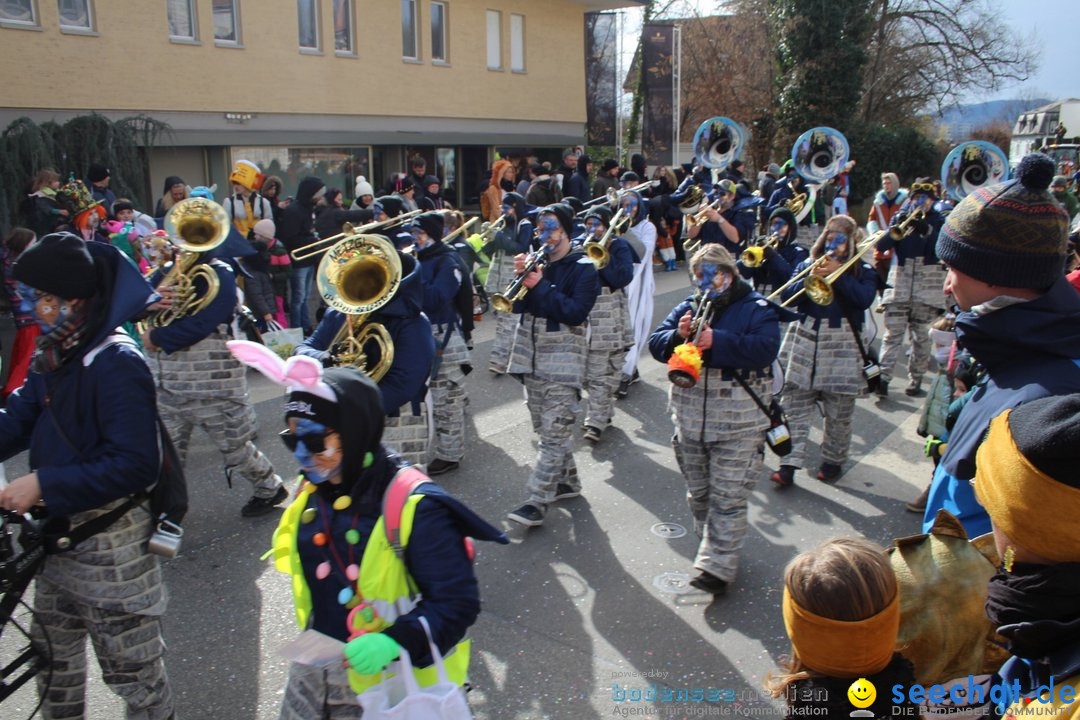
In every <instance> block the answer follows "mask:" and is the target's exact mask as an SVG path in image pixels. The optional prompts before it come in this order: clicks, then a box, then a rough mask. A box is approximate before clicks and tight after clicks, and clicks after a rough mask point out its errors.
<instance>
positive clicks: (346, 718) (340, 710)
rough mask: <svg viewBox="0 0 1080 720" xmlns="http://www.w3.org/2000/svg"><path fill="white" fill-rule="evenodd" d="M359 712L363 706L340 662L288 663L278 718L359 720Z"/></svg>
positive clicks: (293, 719)
mask: <svg viewBox="0 0 1080 720" xmlns="http://www.w3.org/2000/svg"><path fill="white" fill-rule="evenodd" d="M361 715H363V710H362V709H361V708H360V703H359V702H358V701H357V699H356V693H355V692H354V691H353V689H352V688H351V687H350V686H349V676H348V673H347V672H346V670H345V668H344V666H342V665H341V663H330V664H329V665H327V666H326V667H311V666H310V665H301V664H300V663H292V664H291V665H290V666H289V680H288V684H287V685H286V686H285V698H284V700H282V703H281V715H279V716H278V717H279V718H280V720H326V719H329V718H332V719H333V720H358V719H359V718H360V716H361Z"/></svg>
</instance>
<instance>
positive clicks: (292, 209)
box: [277, 175, 333, 267]
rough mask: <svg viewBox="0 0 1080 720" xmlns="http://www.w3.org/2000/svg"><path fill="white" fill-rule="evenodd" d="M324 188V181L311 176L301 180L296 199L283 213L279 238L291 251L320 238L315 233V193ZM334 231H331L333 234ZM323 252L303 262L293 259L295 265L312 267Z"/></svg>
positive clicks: (279, 226)
mask: <svg viewBox="0 0 1080 720" xmlns="http://www.w3.org/2000/svg"><path fill="white" fill-rule="evenodd" d="M322 188H323V181H322V180H320V179H319V178H317V177H315V176H313V175H312V176H309V177H306V178H304V179H303V180H301V181H300V187H299V188H297V190H296V199H295V200H293V201H292V202H291V203H289V206H288V207H287V208H285V209H284V210H283V211H282V213H281V224H280V225H278V227H277V236H278V240H280V241H281V242H283V243H285V247H287V248H288V249H289V252H293V251H294V250H297V249H299V248H301V247H303V246H304V245H307V244H309V243H312V242H314V241H315V240H317V239H318V236H317V235H316V234H315V199H314V196H315V193H317V192H319V190H320V189H322ZM332 234H333V233H331V235H332ZM321 258H322V255H321V254H316V255H314V256H313V257H310V258H308V259H306V260H304V261H302V262H297V261H295V260H294V261H293V267H312V266H314V265H318V264H319V260H320V259H321Z"/></svg>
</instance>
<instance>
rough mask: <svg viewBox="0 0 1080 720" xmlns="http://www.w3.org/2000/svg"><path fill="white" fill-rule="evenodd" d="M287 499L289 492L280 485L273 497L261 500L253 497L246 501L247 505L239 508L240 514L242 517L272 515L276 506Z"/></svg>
mask: <svg viewBox="0 0 1080 720" xmlns="http://www.w3.org/2000/svg"><path fill="white" fill-rule="evenodd" d="M287 497H289V491H288V490H286V489H285V486H284V485H282V486H281V487H279V488H278V489H277V492H276V493H274V496H273V497H268V498H261V497H255V496H254V495H253V496H252V497H251V499H250V500H248V501H247V505H244V507H242V508H240V514H241V515H243V516H244V517H259V516H260V515H266V514H267V513H272V512H274V510H275V509H276V508H277V506H278V504H279V503H281V502H283V501H284V500H285V498H287Z"/></svg>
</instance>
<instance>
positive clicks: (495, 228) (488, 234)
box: [480, 213, 510, 245]
mask: <svg viewBox="0 0 1080 720" xmlns="http://www.w3.org/2000/svg"><path fill="white" fill-rule="evenodd" d="M509 219H510V217H509V216H508V215H507V214H506V213H503V214H502V215H500V216H499V219H498V220H496V221H495V222H485V223H484V224H483V225H481V226H480V237H482V238H483V240H484V244H485V245H487V244H488V243H489V242H491V241H492V240H494V239H495V235H497V234H498V233H499V231H501V230H502V229H503V228H504V227H506V223H507V221H508V220H509Z"/></svg>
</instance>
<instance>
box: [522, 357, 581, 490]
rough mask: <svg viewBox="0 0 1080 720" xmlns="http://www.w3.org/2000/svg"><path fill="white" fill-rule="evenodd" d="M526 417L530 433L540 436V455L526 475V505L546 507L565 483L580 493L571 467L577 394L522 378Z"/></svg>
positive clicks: (529, 377) (574, 391)
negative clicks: (527, 478)
mask: <svg viewBox="0 0 1080 720" xmlns="http://www.w3.org/2000/svg"><path fill="white" fill-rule="evenodd" d="M525 390H526V392H527V393H528V406H529V415H530V417H531V419H532V426H533V430H534V431H535V432H536V433H537V435H539V436H540V453H539V455H538V456H537V458H536V465H534V466H533V469H532V473H530V474H529V481H528V489H529V502H531V503H533V504H535V505H539V506H541V507H546V506H547V505H549V504H550V503H551V501H552V498H553V497H554V496H555V486H556V485H557V484H559V483H561V482H562V483H567V484H568V485H570V486H571V487H572V488H573V489H575V490H579V489H581V481H580V480H579V479H578V474H577V465H575V464H574V438H573V429H574V418H575V417H576V416H577V410H578V404H579V398H580V392H579V391H578V390H577V388H573V387H570V386H569V385H562V384H560V383H554V382H548V381H545V380H538V379H537V378H536V377H534V376H532V375H525Z"/></svg>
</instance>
